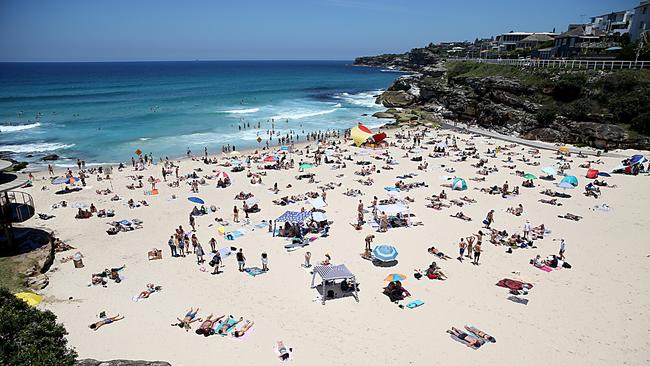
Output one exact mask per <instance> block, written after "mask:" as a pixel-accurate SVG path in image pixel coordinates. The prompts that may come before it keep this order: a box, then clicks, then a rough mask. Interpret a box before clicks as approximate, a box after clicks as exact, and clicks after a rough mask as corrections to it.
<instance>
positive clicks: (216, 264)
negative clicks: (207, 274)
mask: <svg viewBox="0 0 650 366" xmlns="http://www.w3.org/2000/svg"><path fill="white" fill-rule="evenodd" d="M211 264H213V265H214V270H213V271H212V274H218V273H219V267H220V266H221V253H219V251H217V252H216V253H214V257H213V258H212V262H211Z"/></svg>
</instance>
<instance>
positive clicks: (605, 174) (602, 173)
mask: <svg viewBox="0 0 650 366" xmlns="http://www.w3.org/2000/svg"><path fill="white" fill-rule="evenodd" d="M598 175H599V176H601V177H611V175H609V173H607V172H598Z"/></svg>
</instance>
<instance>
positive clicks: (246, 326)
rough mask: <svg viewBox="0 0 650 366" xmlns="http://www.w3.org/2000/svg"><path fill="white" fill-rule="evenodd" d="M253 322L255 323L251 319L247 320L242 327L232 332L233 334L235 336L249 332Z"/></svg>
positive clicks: (241, 335)
mask: <svg viewBox="0 0 650 366" xmlns="http://www.w3.org/2000/svg"><path fill="white" fill-rule="evenodd" d="M253 324H255V323H254V322H252V321H250V320H246V322H245V323H244V325H243V326H242V327H241V329H238V330H235V331H234V332H232V333H231V334H232V336H233V337H235V338H239V337H243V336H244V334H246V332H248V330H249V329H251V328H252V327H253Z"/></svg>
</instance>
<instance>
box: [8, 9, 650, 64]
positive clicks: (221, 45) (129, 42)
mask: <svg viewBox="0 0 650 366" xmlns="http://www.w3.org/2000/svg"><path fill="white" fill-rule="evenodd" d="M638 3H639V0H634V1H632V0H617V1H614V0H597V1H595V0H543V1H539V0H537V1H529V0H519V1H515V0H502V1H498V0H493V1H485V0H454V1H439V0H429V1H423V0H391V1H387V0H373V1H371V0H350V1H347V0H238V1H232V2H225V1H222V0H212V1H209V0H176V1H173V0H0V61H119V60H194V59H202V60H243V59H267V60H270V59H303V60H307V59H321V60H324V59H336V60H351V59H353V58H354V57H355V56H361V55H374V54H378V53H385V52H404V51H406V50H408V49H410V48H413V47H419V46H423V45H426V44H428V43H429V42H442V41H452V40H474V38H476V37H489V36H492V35H495V34H498V33H501V32H508V31H510V30H515V31H551V30H552V29H553V27H556V29H557V30H558V31H561V30H565V28H566V25H567V24H568V23H572V22H573V23H575V22H580V21H581V20H585V19H587V18H588V17H589V16H591V15H598V14H602V13H607V12H610V11H614V10H622V9H627V8H633V7H634V6H636V5H638Z"/></svg>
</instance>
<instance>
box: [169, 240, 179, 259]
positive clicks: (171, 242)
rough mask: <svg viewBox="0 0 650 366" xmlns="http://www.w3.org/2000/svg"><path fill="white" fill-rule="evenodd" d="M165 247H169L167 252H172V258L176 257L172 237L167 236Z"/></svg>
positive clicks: (174, 243)
mask: <svg viewBox="0 0 650 366" xmlns="http://www.w3.org/2000/svg"><path fill="white" fill-rule="evenodd" d="M167 245H169V250H170V251H171V252H172V257H178V253H177V252H176V242H175V241H174V235H170V236H169V241H167Z"/></svg>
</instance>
